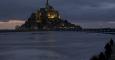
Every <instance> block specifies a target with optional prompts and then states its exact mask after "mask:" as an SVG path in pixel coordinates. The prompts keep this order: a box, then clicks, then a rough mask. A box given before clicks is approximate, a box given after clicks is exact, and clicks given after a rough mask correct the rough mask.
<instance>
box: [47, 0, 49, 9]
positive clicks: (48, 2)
mask: <svg viewBox="0 0 115 60" xmlns="http://www.w3.org/2000/svg"><path fill="white" fill-rule="evenodd" d="M48 7H49V0H46V8H48Z"/></svg>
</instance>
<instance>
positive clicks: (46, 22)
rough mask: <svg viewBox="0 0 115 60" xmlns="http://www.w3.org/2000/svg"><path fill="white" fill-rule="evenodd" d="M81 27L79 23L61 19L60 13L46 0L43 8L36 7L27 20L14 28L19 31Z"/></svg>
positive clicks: (78, 28)
mask: <svg viewBox="0 0 115 60" xmlns="http://www.w3.org/2000/svg"><path fill="white" fill-rule="evenodd" d="M80 29H82V28H81V27H80V26H79V25H75V24H71V23H70V22H68V21H67V20H63V19H62V18H61V17H60V14H59V12H58V11H57V10H55V9H54V8H53V7H52V6H51V5H50V4H49V1H48V0H46V5H45V7H44V8H40V9H38V10H37V11H36V12H34V13H32V14H31V15H30V17H29V18H28V20H27V21H26V22H25V23H24V24H23V25H22V26H18V27H16V30H21V31H25V30H28V31H34V30H43V31H51V30H54V31H55V30H56V31H58V30H80Z"/></svg>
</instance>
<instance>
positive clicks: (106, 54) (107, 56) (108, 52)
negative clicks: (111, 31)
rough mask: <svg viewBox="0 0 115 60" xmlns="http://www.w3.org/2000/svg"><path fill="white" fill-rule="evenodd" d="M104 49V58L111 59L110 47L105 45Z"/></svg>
mask: <svg viewBox="0 0 115 60" xmlns="http://www.w3.org/2000/svg"><path fill="white" fill-rule="evenodd" d="M104 48H105V56H106V58H107V59H109V58H110V57H111V53H112V48H111V45H110V44H109V43H107V44H106V45H105V47H104Z"/></svg>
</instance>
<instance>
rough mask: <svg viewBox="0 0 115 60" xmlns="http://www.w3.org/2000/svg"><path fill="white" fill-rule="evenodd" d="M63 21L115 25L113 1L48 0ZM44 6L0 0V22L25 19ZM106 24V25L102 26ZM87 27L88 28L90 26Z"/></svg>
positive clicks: (36, 1) (40, 1)
mask: <svg viewBox="0 0 115 60" xmlns="http://www.w3.org/2000/svg"><path fill="white" fill-rule="evenodd" d="M49 1H50V2H49V3H50V5H52V6H53V7H54V8H55V9H56V10H58V11H59V13H60V14H61V17H62V18H63V19H67V20H68V21H70V22H73V23H78V24H82V25H83V24H84V26H85V24H87V25H88V24H89V23H90V25H91V24H93V26H94V27H96V26H97V25H98V26H99V24H100V25H108V24H110V25H108V27H114V25H115V0H49ZM44 6H45V0H0V20H7V19H12V18H16V19H23V20H24V19H25V20H27V18H28V17H29V16H30V14H31V13H32V12H35V11H36V10H37V9H39V8H41V7H44ZM104 23H106V24H104ZM90 25H89V26H90Z"/></svg>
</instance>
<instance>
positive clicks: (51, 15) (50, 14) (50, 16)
mask: <svg viewBox="0 0 115 60" xmlns="http://www.w3.org/2000/svg"><path fill="white" fill-rule="evenodd" d="M55 17H56V15H55V14H54V13H53V14H52V13H48V18H52V19H53V18H55Z"/></svg>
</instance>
